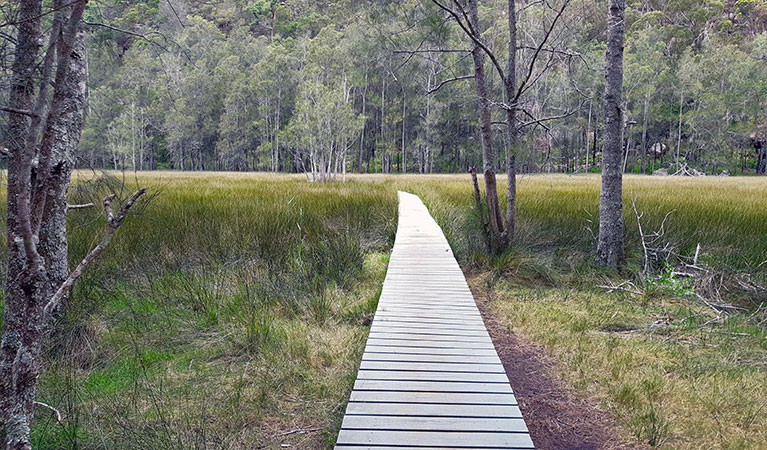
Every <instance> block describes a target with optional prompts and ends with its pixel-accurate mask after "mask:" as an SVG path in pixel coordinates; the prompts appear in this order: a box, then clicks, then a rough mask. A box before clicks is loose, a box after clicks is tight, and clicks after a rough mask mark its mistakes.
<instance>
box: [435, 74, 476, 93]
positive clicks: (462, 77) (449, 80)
mask: <svg viewBox="0 0 767 450" xmlns="http://www.w3.org/2000/svg"><path fill="white" fill-rule="evenodd" d="M473 78H474V75H461V76H459V77H454V78H449V79H447V80H443V81H442V82H441V83H439V84H438V85H437V86H436V87H433V88H431V89H429V90H428V91H426V93H427V94H433V93H435V92H437V91H438V90H440V88H441V87H442V86H444V85H446V84H449V83H452V82H454V81H461V80H471V79H473Z"/></svg>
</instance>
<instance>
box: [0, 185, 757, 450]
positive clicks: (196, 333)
mask: <svg viewBox="0 0 767 450" xmlns="http://www.w3.org/2000/svg"><path fill="white" fill-rule="evenodd" d="M122 177H123V175H119V174H115V173H113V174H111V175H108V176H104V175H102V174H93V173H91V172H79V173H78V174H77V175H76V182H75V186H76V187H75V188H74V189H73V191H72V194H71V196H70V197H71V198H70V201H71V202H72V203H86V202H88V201H93V202H95V203H99V202H100V200H99V199H100V198H103V197H104V195H105V193H106V192H108V191H110V190H114V189H119V188H120V186H123V185H125V186H126V187H125V192H132V188H133V187H134V186H133V185H142V186H147V187H148V188H149V191H150V193H153V194H154V196H152V197H151V198H150V199H149V200H148V201H145V202H144V203H143V204H140V205H137V209H136V211H135V213H134V214H132V216H131V217H130V218H129V220H127V221H126V222H125V225H124V227H125V229H124V230H122V231H121V233H120V234H119V235H118V236H117V237H116V238H115V240H114V241H113V242H112V244H111V245H110V247H109V249H108V250H107V252H105V254H104V257H103V258H102V259H101V260H99V262H98V264H97V265H95V266H93V267H92V268H91V269H93V270H90V271H89V272H88V273H87V275H86V276H85V277H84V278H83V279H81V280H80V281H79V282H78V284H77V285H76V289H75V291H74V293H73V296H72V300H71V303H70V305H69V309H68V312H67V316H66V318H65V319H64V321H63V322H62V323H60V324H59V327H58V329H57V331H56V333H55V335H54V336H53V338H52V339H51V342H50V343H49V345H48V346H47V347H46V351H45V367H44V370H43V374H42V377H41V384H40V390H39V396H38V400H39V401H40V402H43V403H45V404H46V405H50V406H53V407H54V408H56V409H58V410H59V411H60V413H61V415H62V417H61V422H60V423H59V422H58V421H57V418H56V416H55V414H54V413H53V412H52V411H51V410H49V409H47V408H45V407H40V408H38V410H37V415H36V423H35V428H34V439H35V441H34V443H35V445H36V446H37V448H51V449H52V448H115V447H124V448H280V446H281V445H290V446H291V447H292V448H312V449H314V448H326V447H330V446H332V444H333V442H334V439H335V436H336V433H337V429H338V427H339V425H340V420H341V418H342V416H343V412H344V408H345V404H346V401H347V400H348V396H349V392H350V391H351V387H352V384H353V381H354V378H355V376H356V370H357V366H358V363H359V359H360V357H361V354H362V350H363V347H364V343H365V339H366V335H367V329H368V326H369V321H370V319H371V318H372V315H373V313H374V312H375V308H376V305H377V298H378V293H379V292H380V286H381V282H382V281H383V277H384V274H385V271H386V265H387V261H388V257H387V254H388V249H389V248H390V247H391V245H392V244H393V239H394V232H395V230H396V204H397V197H396V191H397V190H398V189H399V190H406V191H409V192H413V193H416V194H418V195H419V196H421V198H422V199H423V200H424V202H425V203H426V204H427V206H428V207H429V209H430V211H431V212H432V214H433V215H434V217H435V219H436V220H437V221H438V222H439V223H440V225H441V226H442V227H443V229H444V231H445V234H446V236H447V237H448V239H449V240H450V242H451V245H452V246H453V248H454V250H455V253H456V255H457V256H458V258H459V261H460V262H461V265H462V266H463V268H464V270H465V271H466V272H467V274H468V275H469V280H470V284H471V285H472V287H473V289H474V290H475V292H477V293H478V294H480V295H485V296H487V297H488V298H489V299H490V300H491V302H490V305H491V308H492V310H493V311H494V312H495V313H496V314H497V315H498V317H499V318H500V320H501V321H502V322H503V323H504V324H506V325H508V326H509V327H510V328H511V329H512V330H514V331H517V332H520V333H523V334H524V335H525V336H527V338H529V339H531V340H532V341H534V342H536V343H538V344H541V345H543V346H544V347H545V348H546V350H547V352H548V353H550V354H551V355H552V356H553V357H554V358H555V359H556V361H557V362H558V369H557V370H558V371H559V373H558V375H560V378H561V380H563V382H564V383H565V384H566V385H568V386H570V387H571V388H572V389H574V390H575V391H577V392H578V395H587V396H590V397H593V398H595V399H597V400H598V401H599V402H600V404H601V405H602V406H604V407H605V408H606V409H608V410H609V411H611V412H612V413H613V414H614V415H615V417H616V418H617V419H618V421H619V423H621V424H622V425H623V426H624V429H625V430H626V434H627V436H626V437H627V438H629V439H638V441H640V442H644V443H647V444H650V445H655V446H661V447H663V448H712V447H714V448H744V449H745V448H749V449H750V448H760V446H763V445H764V442H765V441H766V440H767V435H765V430H767V414H765V409H766V408H767V406H765V405H767V382H766V381H765V380H767V308H765V307H764V306H765V303H767V293H766V292H765V290H764V289H763V286H765V284H767V283H766V281H767V263H764V262H763V261H764V260H766V259H767V241H765V239H764V236H766V235H767V220H765V219H767V217H766V216H767V213H765V211H764V209H763V208H761V207H760V205H761V203H760V202H761V199H762V198H763V195H764V192H765V187H764V182H763V181H762V180H760V179H758V178H737V179H736V178H728V179H722V178H716V179H714V178H708V179H706V178H684V179H682V178H676V177H675V178H665V177H664V178H657V177H656V178H650V177H639V176H637V177H628V178H627V179H626V180H625V188H624V195H625V200H626V201H625V202H624V203H625V211H624V212H625V221H626V233H627V255H628V265H627V267H626V268H625V269H624V270H623V271H622V272H621V273H620V274H615V273H613V272H609V271H607V270H606V269H601V268H598V267H597V266H596V264H595V263H594V262H593V259H594V258H593V251H594V250H593V249H594V248H595V242H594V238H593V232H595V231H596V224H598V217H597V215H598V195H599V178H598V177H597V176H592V175H579V176H567V175H531V176H520V177H519V184H518V188H519V223H518V233H517V238H516V240H515V243H514V245H513V246H512V249H511V250H509V251H507V252H506V253H504V254H502V255H500V256H497V257H493V258H490V257H488V256H486V255H487V253H486V252H485V251H484V243H483V240H482V238H481V236H482V234H481V230H480V228H479V226H478V225H477V212H476V211H475V210H474V200H473V198H472V196H471V188H470V183H469V177H468V175H465V176H458V175H456V176H444V175H440V176H437V175H434V176H430V175H412V176H373V175H365V176H358V175H353V176H349V180H348V182H347V183H345V184H335V183H331V184H325V183H316V184H315V183H312V184H310V183H306V182H305V179H304V178H303V177H302V176H299V175H259V174H233V173H228V174H227V173H208V174H191V173H170V172H155V173H138V174H136V175H133V174H131V175H125V177H124V178H122ZM499 181H500V184H504V183H505V180H503V179H501V180H499ZM499 191H500V192H505V188H504V186H499ZM634 197H636V205H637V209H638V211H640V212H644V216H643V218H642V224H643V227H644V229H645V233H648V231H647V230H653V231H654V230H657V229H658V228H659V227H660V225H661V223H662V222H663V221H664V218H665V217H666V216H667V214H668V213H669V212H670V211H673V212H672V213H671V214H670V215H668V218H667V219H666V220H665V223H664V230H665V233H664V234H663V237H662V239H661V240H662V241H663V242H664V243H668V246H670V247H673V252H672V253H673V255H674V256H673V257H670V258H669V259H668V261H667V262H668V264H666V262H663V263H662V264H656V265H654V266H653V267H652V271H651V272H648V273H645V274H642V272H643V268H644V257H643V251H642V246H641V239H640V236H639V233H638V227H637V222H636V220H635V217H636V214H635V212H634V210H633V207H632V204H631V199H632V198H634ZM501 201H502V202H503V199H501ZM70 216H71V219H70V220H71V221H70V227H69V228H70V230H69V237H70V243H71V247H70V260H71V261H78V260H79V259H81V258H82V256H83V254H84V253H85V252H86V251H87V249H89V248H90V247H91V246H92V245H93V242H94V240H96V239H97V237H98V236H99V234H100V231H101V229H102V227H103V218H102V217H100V212H99V209H98V208H93V209H86V210H81V211H75V212H73V213H71V214H70ZM698 244H700V248H701V249H700V250H699V251H698V253H699V255H698V260H697V265H698V266H699V267H701V269H705V270H706V272H705V273H704V272H696V274H693V276H683V275H679V274H678V273H675V272H677V271H678V266H676V265H675V264H681V263H680V262H679V261H682V260H685V259H684V258H686V257H690V258H692V257H694V254H695V252H696V249H697V248H698ZM0 245H5V243H2V244H0ZM664 245H665V244H664ZM0 254H2V255H5V254H6V251H5V249H3V251H2V252H0ZM712 280H715V281H712ZM624 281H630V283H631V284H622V285H621V283H623V282H624ZM618 286H622V287H624V288H625V289H612V290H611V289H610V288H615V287H618ZM696 293H697V294H698V295H700V297H699V296H698V295H696ZM712 296H714V297H716V298H713V297H712Z"/></svg>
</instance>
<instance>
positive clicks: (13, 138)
mask: <svg viewBox="0 0 767 450" xmlns="http://www.w3.org/2000/svg"><path fill="white" fill-rule="evenodd" d="M86 3H87V0H82V1H79V2H69V3H65V2H64V1H63V0H57V1H56V2H54V11H55V13H54V23H53V26H52V27H51V36H50V43H49V45H48V47H47V50H46V54H45V56H44V58H43V64H42V66H38V61H37V60H38V56H39V52H40V49H41V39H42V37H43V31H42V17H43V16H44V12H43V10H42V1H41V0H22V1H20V2H19V13H18V21H17V22H16V23H17V29H18V32H17V37H16V41H17V45H16V51H15V56H14V63H13V67H12V73H13V76H12V81H11V88H10V96H9V106H8V108H7V109H8V110H9V111H13V112H11V113H10V115H9V123H8V142H9V152H8V153H9V154H8V156H9V161H8V195H7V239H8V271H7V281H6V289H5V304H4V315H3V332H2V342H1V343H0V438H2V442H3V443H4V446H5V448H6V449H8V450H21V449H25V450H26V449H31V448H32V446H31V441H30V426H31V423H32V419H33V417H34V408H35V388H36V384H37V377H38V374H39V371H40V351H41V347H42V341H43V338H44V337H45V334H46V332H47V331H48V330H49V328H50V325H51V323H52V321H53V320H54V319H55V318H57V317H59V316H60V315H61V314H62V313H63V307H64V304H65V301H66V299H67V296H68V293H69V290H70V289H71V287H72V284H73V283H74V282H75V280H77V278H78V277H79V276H80V275H81V274H82V271H83V269H84V268H85V267H86V266H87V265H88V264H89V263H90V262H91V261H92V260H93V259H94V258H95V257H96V256H98V254H99V253H100V252H101V251H102V250H103V249H104V248H105V246H106V245H107V244H108V243H109V240H110V239H111V237H112V235H113V234H114V232H115V231H116V230H117V228H119V226H120V224H121V223H122V221H123V219H124V218H125V216H126V215H127V212H128V210H129V209H130V208H131V206H132V205H133V204H134V202H135V201H136V200H137V199H138V197H139V196H141V195H142V194H143V193H144V190H143V189H142V190H139V191H138V192H137V193H136V194H134V195H133V197H131V199H129V200H128V201H127V202H126V203H125V204H124V205H123V206H122V208H120V210H119V211H118V213H117V214H116V215H114V214H113V213H112V209H111V202H112V201H113V199H114V196H110V197H107V199H105V200H104V207H105V210H106V212H107V219H108V227H107V231H106V232H105V234H104V237H103V239H102V241H101V243H100V244H99V245H98V246H96V247H95V248H94V249H93V250H92V251H91V252H90V253H89V254H88V255H87V257H86V258H85V259H84V260H83V261H82V262H81V263H80V264H79V265H78V267H77V268H76V269H75V270H74V271H72V272H71V273H70V272H69V268H68V266H67V234H66V215H67V211H68V210H69V209H70V207H69V206H68V205H67V203H66V194H67V190H68V188H69V183H70V177H71V172H72V168H73V167H74V151H75V149H76V148H77V146H78V144H79V140H80V135H81V131H82V123H83V105H84V102H85V93H86V86H85V80H86V72H87V69H86V62H85V48H84V43H83V42H84V41H83V32H82V30H81V28H80V22H81V19H82V15H83V11H84V9H85V5H86ZM54 61H55V68H56V70H55V76H54V78H53V95H52V96H49V95H48V87H47V86H48V84H50V81H51V80H50V77H51V74H52V72H53V66H54ZM36 81H37V82H38V83H37V86H38V87H37V89H36Z"/></svg>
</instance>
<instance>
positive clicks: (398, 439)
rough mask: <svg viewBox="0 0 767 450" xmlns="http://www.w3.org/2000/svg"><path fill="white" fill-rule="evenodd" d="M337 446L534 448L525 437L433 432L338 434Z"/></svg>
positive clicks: (360, 432)
mask: <svg viewBox="0 0 767 450" xmlns="http://www.w3.org/2000/svg"><path fill="white" fill-rule="evenodd" d="M338 443H339V444H347V445H348V444H371V443H375V444H376V445H400V446H402V445H405V446H413V447H420V446H439V447H443V448H455V447H458V448H461V447H469V448H471V447H476V446H482V447H489V448H494V447H495V448H533V441H532V440H530V435H529V434H527V433H487V432H476V433H467V432H436V431H389V430H343V429H342V430H341V432H340V433H339V434H338Z"/></svg>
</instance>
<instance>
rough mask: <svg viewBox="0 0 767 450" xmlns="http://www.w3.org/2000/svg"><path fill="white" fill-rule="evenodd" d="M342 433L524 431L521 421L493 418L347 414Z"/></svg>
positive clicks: (525, 429) (524, 426) (525, 427)
mask: <svg viewBox="0 0 767 450" xmlns="http://www.w3.org/2000/svg"><path fill="white" fill-rule="evenodd" d="M341 428H343V429H345V430H419V431H491V432H498V431H506V432H511V433H519V432H526V431H527V426H526V425H525V421H524V420H522V419H511V418H494V417H482V418H478V417H409V416H368V415H350V416H346V417H345V418H344V421H343V424H342V425H341Z"/></svg>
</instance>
